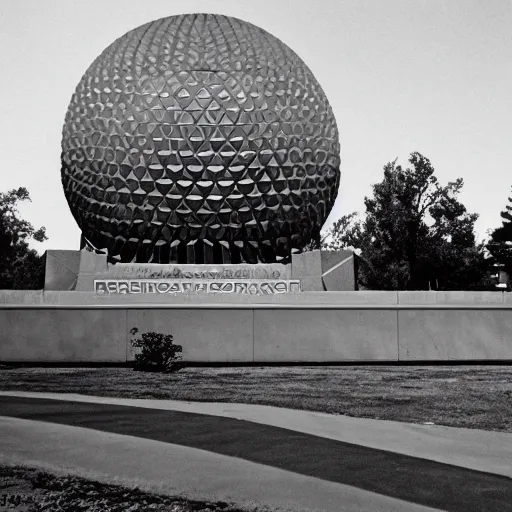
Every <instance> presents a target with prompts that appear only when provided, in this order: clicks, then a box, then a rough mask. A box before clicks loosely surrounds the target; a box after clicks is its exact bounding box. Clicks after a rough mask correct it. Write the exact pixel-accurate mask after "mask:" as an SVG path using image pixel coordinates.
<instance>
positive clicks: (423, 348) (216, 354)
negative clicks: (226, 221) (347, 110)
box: [0, 291, 512, 364]
mask: <svg viewBox="0 0 512 512" xmlns="http://www.w3.org/2000/svg"><path fill="white" fill-rule="evenodd" d="M235 302H236V303H235ZM511 310H512V295H510V294H507V293H503V292H481V293H476V292H475V293H471V292H464V293H462V292H330V293H325V292H303V293H299V294H288V295H278V296H252V297H251V296H239V297H236V301H234V300H233V297H232V296H231V297H229V296H227V297H226V296H223V295H206V296H199V295H196V296H194V295H190V296H182V297H176V296H172V295H168V296H165V300H164V301H163V299H162V296H151V295H136V296H117V297H116V296H97V295H96V294H95V293H94V292H31V291H27V292H21V291H2V292H0V361H1V362H32V363H51V362H54V363H109V362H110V363H126V362H129V361H131V360H133V357H134V353H133V351H132V349H131V344H130V339H131V335H130V334H129V331H130V329H131V328H132V327H137V328H138V329H139V332H147V331H156V332H164V333H170V334H173V335H174V339H175V341H176V343H178V344H180V345H182V347H183V359H184V360H185V361H188V362H197V363H199V362H201V363H226V364H230V363H262V364H265V363H283V364H286V363H325V362H329V363H335V362H351V361H353V362H358V361H359V362H363V361H365V362H385V361H388V362H398V361H404V362H414V361H431V362H435V361H485V360H489V361H491V360H492V361H512V315H511Z"/></svg>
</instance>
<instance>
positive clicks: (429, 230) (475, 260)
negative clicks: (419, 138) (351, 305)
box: [324, 152, 489, 290]
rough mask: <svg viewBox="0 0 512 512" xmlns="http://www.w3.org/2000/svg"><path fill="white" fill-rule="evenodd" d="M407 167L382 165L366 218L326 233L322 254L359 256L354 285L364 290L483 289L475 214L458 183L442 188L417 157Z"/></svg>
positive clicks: (428, 166) (425, 162) (484, 264)
mask: <svg viewBox="0 0 512 512" xmlns="http://www.w3.org/2000/svg"><path fill="white" fill-rule="evenodd" d="M409 163H410V164H411V167H408V168H406V169H404V168H402V167H401V166H400V165H397V163H396V160H395V161H394V162H390V163H388V164H386V165H385V166H384V179H383V180H382V181H381V182H380V183H377V184H375V185H373V187H372V189H373V197H371V198H368V197H367V198H365V207H366V214H365V217H364V219H363V220H359V219H358V218H357V215H356V214H355V213H352V214H350V215H346V216H344V217H342V218H341V219H340V220H339V221H338V222H337V223H335V224H334V226H333V228H332V229H331V230H330V232H329V233H328V235H329V237H328V240H329V241H328V242H327V241H326V242H324V247H326V248H328V249H331V250H332V249H340V248H350V247H351V248H353V249H355V250H356V252H358V253H359V254H360V256H361V261H360V272H359V274H360V275H359V280H360V284H361V285H362V286H363V287H365V288H369V289H380V290H429V289H439V290H454V289H463V290H470V289H485V288H487V287H488V286H489V285H488V280H487V275H488V272H487V262H486V259H485V255H484V244H478V243H477V242H476V239H475V233H474V224H475V221H476V219H477V218H478V215H477V214H474V213H473V214H470V213H468V212H467V210H466V207H465V206H464V205H463V204H462V203H461V202H460V201H459V200H458V199H457V196H458V195H459V193H460V191H461V190H462V187H463V181H462V179H458V180H456V181H454V182H451V183H448V185H446V186H445V187H442V186H441V185H440V184H439V182H438V180H437V178H436V177H435V176H434V168H433V167H432V164H431V163H430V161H429V160H428V158H426V157H424V156H423V155H421V154H420V153H417V152H416V153H412V154H411V155H410V157H409Z"/></svg>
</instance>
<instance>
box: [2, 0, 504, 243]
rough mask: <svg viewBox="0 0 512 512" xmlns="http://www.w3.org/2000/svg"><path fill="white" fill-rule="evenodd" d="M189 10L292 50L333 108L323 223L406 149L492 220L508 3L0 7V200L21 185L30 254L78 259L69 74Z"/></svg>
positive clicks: (160, 0) (133, 1)
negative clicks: (65, 165) (32, 231)
mask: <svg viewBox="0 0 512 512" xmlns="http://www.w3.org/2000/svg"><path fill="white" fill-rule="evenodd" d="M189 12H211V13H219V14H226V15H230V16H235V17H237V18H241V19H243V20H246V21H249V22H251V23H253V24H255V25H258V26H260V27H262V28H264V29H265V30H267V31H268V32H270V33H271V34H273V35H275V36H277V37H278V38H280V39H281V40H282V41H283V42H284V43H286V44H287V45H288V46H290V47H291V48H292V49H293V50H295V51H296V52H297V53H298V54H299V56H300V57H302V59H303V60H304V61H305V62H306V64H307V65H308V66H309V67H310V68H311V70H312V71H313V73H314V74H315V76H316V77H317V79H318V81H319V82H320V84H321V85H322V87H323V89H324V91H325V93H326V94H327V97H328V99H329V101H330V103H331V106H332V107H333V110H334V114H335V116H336V121H337V124H338V129H339V133H340V143H341V146H342V149H343V151H342V165H341V172H342V180H341V185H340V190H339V194H338V199H337V201H336V204H335V207H334V209H333V212H332V213H331V216H330V218H329V220H328V222H332V221H334V220H335V219H336V218H338V217H339V216H340V215H342V214H345V213H349V212H351V211H354V210H358V211H360V212H362V211H363V210H364V205H363V200H364V196H365V195H369V194H370V193H371V188H370V187H371V185H372V184H373V183H376V182H378V181H381V179H382V168H383V166H384V164H385V163H386V162H389V161H391V160H394V159H395V158H396V157H398V159H399V160H398V162H399V163H401V164H402V165H406V164H407V157H408V155H409V154H410V153H411V152H413V151H419V152H420V153H422V154H423V155H425V156H426V157H428V158H429V159H430V160H431V162H432V164H433V165H434V167H435V169H436V175H437V176H438V178H439V179H440V181H441V182H442V184H446V183H447V182H448V181H453V180H455V179H456V178H458V177H462V178H463V179H464V182H465V186H464V191H463V193H462V195H461V199H462V201H463V202H464V204H465V205H466V206H467V208H468V210H469V211H471V212H478V213H479V214H480V219H479V220H478V222H477V230H478V234H479V235H480V237H484V236H485V232H486V231H487V230H488V229H490V228H494V227H497V226H499V225H500V224H501V221H500V217H499V212H500V211H501V210H503V209H504V207H505V205H506V203H507V198H508V197H509V196H510V187H511V186H512V167H511V149H512V0H491V1H485V0H479V1H476V0H367V1H364V0H347V1H342V0H328V1H326V0H324V1H322V0H317V1H316V2H312V1H311V0H187V1H184V0H180V1H177V0H149V1H146V0H108V1H107V0H87V1H76V0H53V1H52V0H24V1H23V0H1V1H0V48H1V50H0V93H1V95H2V105H1V117H0V191H6V190H8V189H11V188H14V187H19V186H26V187H27V188H28V189H29V192H30V194H31V197H32V203H31V204H29V205H27V206H23V207H22V209H21V212H22V216H23V217H24V218H26V219H27V220H29V221H31V222H32V223H33V224H34V225H35V226H36V227H39V226H41V225H44V226H46V228H47V232H48V236H49V240H48V241H47V242H45V243H44V244H35V245H34V247H36V248H37V249H38V250H40V251H42V250H45V249H50V248H53V249H78V246H79V238H80V232H79V229H78V227H77V226H76V224H75V221H74V219H73V217H72V216H71V213H70V211H69V209H68V206H67V203H66V200H65V198H64V193H63V191H62V186H61V183H60V140H61V130H62V125H63V122H64V115H65V112H66V109H67V106H68V103H69V101H70V99H71V95H72V93H73V91H74V89H75V87H76V85H77V84H78V82H79V80H80V78H81V76H82V75H83V73H84V72H85V70H86V69H87V68H88V66H89V65H90V64H91V63H92V61H93V60H94V58H95V57H96V56H97V55H99V54H100V53H101V51H102V50H103V49H104V48H106V47H107V46H108V45H109V44H110V43H112V42H113V41H114V40H115V39H116V38H118V37H119V36H121V35H123V34H124V33H126V32H127V31H128V30H130V29H132V28H135V27H136V26H139V25H142V24H143V23H146V22H148V21H151V20H154V19H157V18H161V17H164V16H170V15H175V14H182V13H189Z"/></svg>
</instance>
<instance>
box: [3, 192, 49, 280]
mask: <svg viewBox="0 0 512 512" xmlns="http://www.w3.org/2000/svg"><path fill="white" fill-rule="evenodd" d="M22 201H30V196H29V193H28V190H27V189H26V188H24V187H20V188H18V189H14V190H9V191H8V192H5V193H4V192H0V289H38V288H41V287H42V279H43V276H44V261H43V258H42V257H41V256H39V255H38V254H37V252H36V251H35V250H34V249H30V248H29V246H28V243H29V241H30V240H35V241H37V242H43V241H44V240H46V239H47V238H46V231H45V228H44V227H41V228H39V229H35V228H34V227H33V226H32V224H30V222H27V221H26V220H23V219H20V217H19V212H18V205H19V203H20V202H22Z"/></svg>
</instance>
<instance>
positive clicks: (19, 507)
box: [0, 466, 268, 512]
mask: <svg viewBox="0 0 512 512" xmlns="http://www.w3.org/2000/svg"><path fill="white" fill-rule="evenodd" d="M2 506H5V510H16V511H18V512H42V511H45V512H60V511H62V512H64V511H71V510H73V511H78V510H80V511H83V512H107V511H108V512H125V511H130V512H136V511H141V512H142V511H149V510H151V511H156V512H158V511H162V512H163V511H165V512H244V511H246V510H247V509H241V508H238V507H235V506H233V505H230V504H228V503H223V502H212V503H205V502H199V501H191V500H184V499H182V498H172V497H167V496H162V495H158V494H152V493H148V492H144V491H142V490H140V489H137V488H127V487H122V486H118V485H107V484H101V483H98V482H94V481H91V480H86V479H83V478H78V477H74V476H56V475H52V474H50V473H47V472H43V471H39V470H36V469H30V468H24V467H19V466H0V509H1V510H4V508H2ZM253 510H256V509H253ZM259 510H261V511H263V510H268V509H259Z"/></svg>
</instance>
